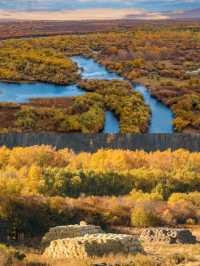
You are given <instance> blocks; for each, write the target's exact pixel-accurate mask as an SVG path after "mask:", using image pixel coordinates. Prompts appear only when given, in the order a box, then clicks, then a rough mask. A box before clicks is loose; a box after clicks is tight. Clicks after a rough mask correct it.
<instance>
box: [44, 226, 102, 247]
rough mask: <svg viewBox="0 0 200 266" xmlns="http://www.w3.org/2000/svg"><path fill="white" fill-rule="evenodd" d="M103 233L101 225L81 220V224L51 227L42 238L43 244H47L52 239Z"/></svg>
mask: <svg viewBox="0 0 200 266" xmlns="http://www.w3.org/2000/svg"><path fill="white" fill-rule="evenodd" d="M100 233H103V231H102V229H101V227H100V226H95V225H87V224H86V223H85V222H83V221H81V222H80V225H79V224H75V225H65V226H56V227H53V228H50V230H49V232H47V233H46V234H45V235H44V237H43V238H42V245H43V246H47V245H49V244H50V242H51V241H53V240H57V239H64V238H74V237H82V236H84V235H90V234H100Z"/></svg>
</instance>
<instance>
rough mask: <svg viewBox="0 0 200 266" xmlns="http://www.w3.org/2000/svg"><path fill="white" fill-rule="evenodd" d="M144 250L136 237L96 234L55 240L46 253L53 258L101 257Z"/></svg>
mask: <svg viewBox="0 0 200 266" xmlns="http://www.w3.org/2000/svg"><path fill="white" fill-rule="evenodd" d="M138 252H143V248H142V246H141V244H140V242H139V240H138V239H137V238H136V237H133V236H129V235H118V234H94V235H85V236H83V237H76V238H66V239H61V240H54V241H52V242H51V244H50V246H49V247H47V248H46V249H45V252H44V255H45V256H47V257H50V258H52V259H65V258H88V257H94V256H95V257H101V256H104V255H108V254H135V253H138Z"/></svg>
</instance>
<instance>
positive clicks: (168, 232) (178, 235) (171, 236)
mask: <svg viewBox="0 0 200 266" xmlns="http://www.w3.org/2000/svg"><path fill="white" fill-rule="evenodd" d="M139 239H140V240H141V241H142V242H164V243H167V244H178V243H181V244H194V243H196V241H197V240H196V237H195V236H193V235H192V233H191V231H190V230H188V229H176V228H164V227H163V228H148V229H145V230H143V231H142V233H141V235H140V238H139Z"/></svg>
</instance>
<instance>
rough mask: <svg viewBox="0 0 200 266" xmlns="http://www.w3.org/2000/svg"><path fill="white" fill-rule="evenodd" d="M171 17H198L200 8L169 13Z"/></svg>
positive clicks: (199, 17)
mask: <svg viewBox="0 0 200 266" xmlns="http://www.w3.org/2000/svg"><path fill="white" fill-rule="evenodd" d="M169 17H170V18H173V19H200V8H197V9H193V10H185V11H180V12H172V13H169Z"/></svg>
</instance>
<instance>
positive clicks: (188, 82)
mask: <svg viewBox="0 0 200 266" xmlns="http://www.w3.org/2000/svg"><path fill="white" fill-rule="evenodd" d="M72 32H73V33H76V34H68V35H63V34H66V33H72ZM89 32H92V33H89ZM0 33H1V38H2V39H6V38H15V37H20V36H24V37H25V36H27V37H31V36H44V35H45V36H47V35H54V34H56V35H57V34H60V35H63V36H54V37H48V38H32V39H31V38H27V39H26V38H25V39H22V40H6V41H3V42H1V44H0V48H1V49H0V59H1V61H0V80H1V81H3V82H5V81H9V82H10V81H12V82H19V83H20V82H27V81H28V82H48V83H53V84H60V85H63V84H71V83H77V82H78V81H80V75H79V73H78V68H77V65H76V64H74V63H73V62H72V60H71V59H70V57H71V56H74V55H83V56H85V57H89V58H92V59H94V60H95V61H97V62H98V63H100V64H101V65H103V66H104V67H105V68H106V69H107V70H108V71H113V72H115V73H117V74H119V75H121V76H122V77H124V78H125V79H128V80H129V81H130V82H132V83H141V84H144V85H145V86H146V87H147V88H148V90H149V91H150V93H151V95H152V96H154V97H155V98H157V99H158V100H159V101H161V102H163V103H164V104H165V105H167V106H169V107H170V109H171V110H172V112H173V115H174V120H173V126H174V129H175V131H177V132H189V133H193V132H194V133H198V132H199V131H200V70H199V69H200V64H199V61H200V54H199V51H200V45H199V43H200V23H199V22H198V21H178V22H174V21H162V22H155V21H149V22H144V21H143V22H141V21H131V20H121V21H120V20H118V21H111V22H110V21H105V22H100V21H89V22H83V23H81V24H80V23H79V22H48V21H46V22H45V21H43V22H41V21H39V22H31V21H29V22H27V23H26V22H4V23H1V24H0ZM80 33H81V34H80ZM122 40H123V41H122ZM124 82H125V81H124ZM96 83H99V81H98V82H96ZM94 84H95V81H94ZM111 84H112V85H111V86H110V87H115V84H114V81H111ZM124 84H125V83H124ZM80 85H83V83H82V82H80ZM104 85H105V88H107V87H106V83H105V84H104ZM95 86H96V85H95ZM98 86H100V87H101V88H102V85H101V84H100V85H98ZM98 86H97V87H98ZM83 87H84V89H86V90H88V88H87V87H88V86H85V85H84V86H83ZM110 87H109V88H108V89H105V88H103V89H101V90H92V96H91V94H89V93H87V94H85V95H84V96H82V97H83V101H87V105H88V108H89V109H92V110H90V111H89V110H87V111H89V114H88V113H87V114H86V119H82V120H81V121H77V117H70V118H69V119H67V122H66V121H65V122H64V126H63V124H62V127H61V129H60V130H58V131H63V132H83V133H87V132H93V133H97V132H101V131H102V128H103V120H104V118H103V112H104V111H105V109H106V108H107V109H108V110H111V111H114V113H115V115H116V116H117V117H119V120H120V123H121V125H120V126H121V132H122V133H139V132H140V133H143V132H147V131H148V126H149V120H150V119H149V113H148V110H147V109H146V105H145V103H144V99H142V98H139V97H138V95H136V94H135V95H134V97H133V98H134V99H132V100H130V99H129V102H128V98H127V97H123V98H122V97H121V96H120V94H119V91H120V93H121V92H122V94H123V95H124V93H125V94H126V85H121V89H119V87H118V89H117V90H116V88H115V90H113V88H112V89H111V88H110ZM90 90H91V88H90V89H89V91H90ZM114 91H115V92H114ZM117 91H118V92H117ZM94 92H95V94H94ZM96 94H98V95H97V96H98V97H97V98H95V95H96ZM102 94H103V95H104V96H105V95H106V97H104V99H103V98H102ZM133 94H134V93H132V95H133ZM87 97H89V98H90V99H89V100H88V99H87ZM91 97H92V98H93V100H92V101H91ZM120 97H121V98H120ZM135 97H136V98H137V99H138V105H137V106H136V107H135V108H136V109H134V108H133V105H134V103H135ZM94 98H95V99H94ZM100 98H102V99H101V100H100ZM119 98H120V100H121V101H120V105H119ZM79 99H80V98H79ZM117 99H118V101H117ZM78 101H79V100H78ZM98 102H101V104H100V105H99V104H98ZM80 103H81V101H79V104H80ZM94 103H95V108H92V107H94ZM11 105H12V104H11ZM80 105H81V104H80ZM105 106H106V108H105ZM131 106H132V107H131ZM7 107H8V109H9V110H8V117H10V115H11V114H10V108H9V106H7ZM79 107H80V106H79ZM36 109H38V110H36V112H35V109H34V110H33V109H29V110H28V111H27V109H26V110H25V112H20V113H17V114H15V119H14V120H12V121H14V126H12V128H14V130H17V131H24V130H25V131H26V130H28V131H37V130H38V131H43V128H41V126H40V125H42V124H43V122H42V123H40V124H39V126H38V125H37V123H36V121H41V120H40V118H41V117H42V119H43V120H44V119H46V120H49V121H50V119H51V117H52V116H53V117H56V118H55V121H56V123H57V122H58V124H59V125H60V122H59V121H60V120H59V121H58V120H57V119H60V118H61V122H62V121H63V120H65V119H64V118H65V115H66V114H68V115H69V114H70V115H72V113H70V112H71V110H69V108H65V110H62V111H61V112H64V113H63V114H62V115H61V116H60V115H57V112H56V108H55V107H52V108H50V109H51V112H52V115H50V117H49V116H48V115H46V111H45V109H43V110H42V115H41V112H40V111H41V110H39V108H36ZM80 109H81V107H80V108H77V109H76V110H80ZM133 109H134V110H133ZM81 110H82V109H81ZM130 110H133V115H131V118H130ZM15 111H16V110H15ZM3 112H4V115H5V117H6V113H5V108H4V110H3ZM55 112H56V115H55ZM78 113H79V112H78ZM136 113H137V114H138V115H139V116H138V115H135V114H136ZM73 114H77V112H74V113H73ZM21 115H22V116H21ZM38 117H39V120H38ZM17 119H20V121H19V123H18V121H17ZM5 120H7V118H6V119H5ZM95 120H97V121H98V123H97V124H98V126H97V127H96V126H95V127H93V126H92V122H91V123H90V122H89V124H88V121H95ZM123 120H126V121H125V125H123V124H124V122H123ZM83 121H86V122H84V123H86V124H87V125H85V124H84V125H83V126H81V125H80V124H81V123H82V122H83ZM129 122H130V123H129ZM128 124H129V125H128ZM55 128H57V124H54V125H53V126H51V125H50V126H47V127H45V129H46V131H55ZM58 128H59V126H58ZM1 131H2V132H7V131H10V128H7V125H6V124H5V125H4V124H2V125H1Z"/></svg>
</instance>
